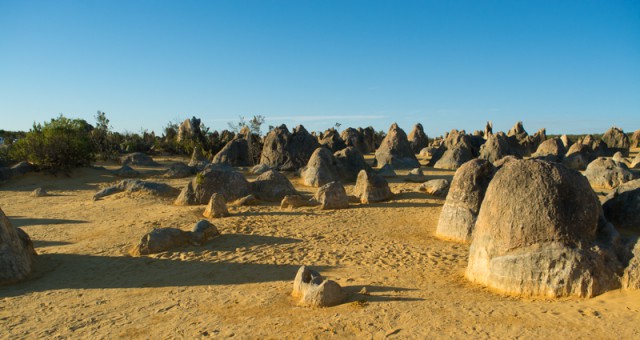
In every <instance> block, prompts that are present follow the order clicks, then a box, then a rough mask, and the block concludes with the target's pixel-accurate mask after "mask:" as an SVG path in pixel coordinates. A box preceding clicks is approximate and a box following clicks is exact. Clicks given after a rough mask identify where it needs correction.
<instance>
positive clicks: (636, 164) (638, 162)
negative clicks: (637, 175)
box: [631, 152, 640, 169]
mask: <svg viewBox="0 0 640 340" xmlns="http://www.w3.org/2000/svg"><path fill="white" fill-rule="evenodd" d="M631 169H640V152H638V153H637V154H636V157H635V158H634V159H633V160H632V161H631Z"/></svg>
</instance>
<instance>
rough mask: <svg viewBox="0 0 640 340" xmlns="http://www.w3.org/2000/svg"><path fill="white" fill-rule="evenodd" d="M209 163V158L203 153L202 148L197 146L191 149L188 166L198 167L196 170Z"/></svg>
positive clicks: (200, 169)
mask: <svg viewBox="0 0 640 340" xmlns="http://www.w3.org/2000/svg"><path fill="white" fill-rule="evenodd" d="M209 163H211V162H210V161H209V159H207V157H206V156H205V155H204V152H203V151H202V148H201V147H199V146H197V147H195V148H194V149H193V152H192V153H191V159H190V160H189V164H188V165H189V166H190V167H193V168H195V169H198V171H202V169H204V167H205V166H207V164H209Z"/></svg>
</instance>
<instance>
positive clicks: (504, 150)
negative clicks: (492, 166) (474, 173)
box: [478, 133, 510, 163]
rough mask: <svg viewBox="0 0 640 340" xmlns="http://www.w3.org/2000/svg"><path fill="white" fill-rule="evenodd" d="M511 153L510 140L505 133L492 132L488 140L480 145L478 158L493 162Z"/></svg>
mask: <svg viewBox="0 0 640 340" xmlns="http://www.w3.org/2000/svg"><path fill="white" fill-rule="evenodd" d="M509 154H510V150H509V141H508V139H507V136H506V135H505V134H504V133H497V134H490V135H489V136H488V137H487V141H486V142H485V143H484V144H483V145H482V147H480V155H479V156H478V158H480V159H484V160H487V161H489V162H491V163H493V162H495V161H497V160H499V159H501V158H503V157H505V156H507V155H509Z"/></svg>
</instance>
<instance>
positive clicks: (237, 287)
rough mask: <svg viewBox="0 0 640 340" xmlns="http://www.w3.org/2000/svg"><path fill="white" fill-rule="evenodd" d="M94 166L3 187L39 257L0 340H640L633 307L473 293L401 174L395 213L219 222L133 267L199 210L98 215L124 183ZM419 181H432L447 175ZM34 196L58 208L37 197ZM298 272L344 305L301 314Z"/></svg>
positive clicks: (136, 203)
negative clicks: (139, 245) (142, 247)
mask: <svg viewBox="0 0 640 340" xmlns="http://www.w3.org/2000/svg"><path fill="white" fill-rule="evenodd" d="M636 152H637V150H636ZM368 158H369V159H371V155H369V156H368ZM156 160H158V161H159V162H160V164H161V166H159V167H149V168H140V167H136V169H137V170H140V171H142V172H143V173H145V175H146V176H148V177H147V178H148V179H152V180H154V181H160V182H164V183H168V184H170V185H172V186H174V187H176V188H182V187H183V186H184V185H185V184H186V183H187V181H188V180H189V179H188V178H187V179H176V180H167V179H163V178H161V177H159V174H160V173H161V171H162V170H163V169H165V168H166V167H167V166H168V165H169V164H170V163H171V162H172V161H176V160H179V159H177V158H171V159H169V158H161V157H160V158H156ZM182 160H183V161H184V160H185V159H182ZM187 161H188V160H187ZM421 162H422V164H423V165H424V164H425V160H421ZM97 165H98V166H104V167H105V168H106V169H100V168H83V169H78V170H75V171H74V172H73V173H72V174H71V175H70V176H65V175H58V176H52V175H49V174H45V173H32V174H29V175H27V176H25V177H21V178H17V179H13V180H11V181H10V182H7V183H3V184H2V185H0V207H2V209H3V210H4V212H5V213H6V214H7V215H8V216H9V217H10V219H11V221H12V222H13V224H14V225H15V226H16V227H21V228H23V229H24V230H25V231H26V232H27V233H28V234H29V235H30V236H31V238H32V239H33V241H34V245H35V247H36V251H37V252H38V254H39V255H38V257H37V259H36V270H35V272H34V274H33V275H32V278H31V279H30V280H28V281H26V282H23V283H20V284H17V285H13V286H7V287H0V329H1V330H2V331H0V337H1V338H13V339H15V338H121V337H124V338H204V337H238V338H325V337H338V338H385V337H397V338H426V337H437V338H586V337H589V338H598V339H601V338H626V339H632V338H640V327H639V326H638V325H640V291H620V290H618V291H611V292H608V293H606V294H603V295H599V296H597V297H595V298H591V299H578V298H565V299H523V298H520V297H510V296H505V295H503V294H499V293H496V292H492V291H490V290H488V289H487V288H484V287H482V286H479V285H475V284H472V283H469V282H468V281H467V280H466V279H465V278H464V276H463V275H464V270H465V268H466V264H467V256H468V250H469V245H468V244H463V243H452V242H446V241H443V240H440V239H438V238H436V237H434V232H435V228H436V225H437V223H438V217H439V214H440V210H441V208H442V205H443V203H444V198H437V197H434V196H430V195H428V194H426V193H422V192H418V190H417V188H418V186H419V184H418V183H408V182H404V181H403V176H402V175H404V174H406V173H407V171H402V170H400V171H397V172H398V174H399V175H400V176H398V177H397V178H393V179H389V181H390V185H391V189H392V191H393V192H394V193H395V194H396V196H395V199H394V200H393V201H390V202H384V203H375V204H368V205H362V204H352V205H351V207H350V208H349V209H346V210H331V211H322V210H318V209H317V208H315V207H303V208H299V209H296V210H291V211H283V210H280V208H279V205H278V204H268V203H262V205H260V206H254V207H236V206H232V205H230V206H229V211H230V212H231V214H232V216H231V217H227V218H221V219H213V220H212V222H213V223H214V224H215V225H216V226H217V227H218V229H219V230H220V232H221V233H222V235H221V236H220V237H218V238H216V239H215V240H213V241H212V242H210V243H208V244H206V245H203V246H199V247H196V246H189V247H184V248H180V249H176V250H174V251H170V252H165V253H161V254H156V255H151V256H143V257H130V256H129V255H127V251H128V249H129V247H130V246H131V244H132V243H133V242H136V241H137V240H139V239H140V237H142V235H144V234H145V233H147V232H149V231H150V230H152V229H153V228H154V227H177V228H181V229H184V230H189V229H191V227H192V226H193V224H194V223H195V222H197V221H198V220H200V219H202V218H203V217H202V213H203V211H204V209H205V206H204V205H203V206H189V207H184V206H175V205H173V204H172V203H173V201H172V199H159V198H156V197H151V196H145V195H136V194H128V193H120V194H116V195H113V196H109V197H106V198H104V199H101V200H98V201H93V200H92V196H93V194H94V193H96V192H97V191H98V190H99V189H100V188H102V187H105V186H106V185H108V184H110V183H113V182H115V181H118V180H119V178H117V177H114V176H113V175H112V174H111V173H110V172H109V171H107V170H109V169H116V168H117V167H118V165H117V164H115V163H104V164H101V163H98V164H97ZM423 169H426V170H427V171H425V174H426V175H427V176H428V179H434V178H447V179H449V180H450V179H451V178H452V176H453V174H454V171H443V170H434V169H432V168H425V167H423ZM245 175H247V178H248V179H249V180H252V179H253V178H255V176H254V175H250V174H248V173H247V172H245ZM288 176H290V177H289V178H290V179H291V181H292V182H293V183H294V185H295V186H296V188H297V189H298V190H299V191H301V192H303V193H305V194H308V195H311V194H312V193H313V192H315V188H310V187H305V186H303V185H302V181H301V180H300V179H299V178H295V177H293V176H292V175H288ZM38 187H43V188H45V189H46V190H47V191H48V192H49V193H50V194H51V196H46V197H40V198H33V197H30V193H31V191H32V190H34V189H35V188H38ZM352 188H353V185H351V186H347V191H348V192H349V191H350V190H351V189H352ZM300 265H308V266H311V267H312V268H314V269H317V270H319V271H320V272H321V273H322V274H323V275H324V276H325V277H327V278H329V279H332V280H335V281H337V282H338V283H339V284H340V285H342V286H343V287H344V288H345V289H346V291H347V292H348V293H349V294H350V295H349V298H348V300H347V301H346V302H345V303H343V304H341V305H339V306H335V307H330V308H307V307H300V306H297V305H296V303H295V301H294V300H293V299H292V298H291V297H290V293H291V289H292V281H293V279H294V277H295V274H296V271H297V270H298V268H299V266H300ZM363 287H366V291H367V292H368V293H366V294H361V293H359V292H361V290H362V288H363Z"/></svg>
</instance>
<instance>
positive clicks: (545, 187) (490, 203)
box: [466, 160, 622, 297]
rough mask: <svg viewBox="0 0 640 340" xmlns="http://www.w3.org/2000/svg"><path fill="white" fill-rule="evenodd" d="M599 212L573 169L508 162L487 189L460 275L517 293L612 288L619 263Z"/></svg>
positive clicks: (561, 293) (587, 294) (584, 292)
mask: <svg viewBox="0 0 640 340" xmlns="http://www.w3.org/2000/svg"><path fill="white" fill-rule="evenodd" d="M600 211H601V208H600V205H599V202H598V200H597V198H596V196H595V194H594V193H593V190H592V189H591V187H590V186H589V183H588V182H587V180H586V179H585V178H584V177H583V176H581V175H580V174H579V173H578V172H576V171H573V170H570V169H567V168H566V167H564V166H562V165H558V164H555V163H549V162H545V161H540V160H517V161H512V162H509V163H507V164H505V165H504V166H503V167H502V169H500V170H499V171H498V172H497V173H496V175H495V176H494V177H493V179H492V180H491V183H490V184H489V187H488V188H487V192H486V194H485V197H484V201H483V202H482V206H481V208H480V212H479V215H478V220H477V222H476V226H475V230H474V233H473V241H472V243H471V247H470V251H469V252H470V254H469V263H468V266H467V270H466V277H467V278H468V279H469V280H471V281H473V282H476V283H480V284H483V285H486V286H488V287H490V288H492V289H495V290H497V291H500V292H504V293H508V294H517V295H523V296H547V297H561V296H579V297H590V296H594V295H597V294H600V293H602V292H604V291H606V290H608V289H613V288H617V287H619V286H620V282H619V280H618V276H617V274H618V272H620V271H621V270H622V266H621V265H620V264H619V263H617V262H616V260H615V259H616V256H615V254H613V250H612V249H611V248H612V247H611V244H610V242H611V241H609V240H610V235H604V234H605V232H604V231H605V230H604V229H605V227H602V225H603V224H602V223H600V222H602V220H601V219H600ZM604 224H606V225H607V226H608V227H610V225H609V224H608V223H606V222H605V223H604ZM599 226H601V228H602V229H600V230H599ZM599 238H600V239H599ZM607 242H609V243H607ZM596 244H597V247H596ZM611 261H613V262H611Z"/></svg>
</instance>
